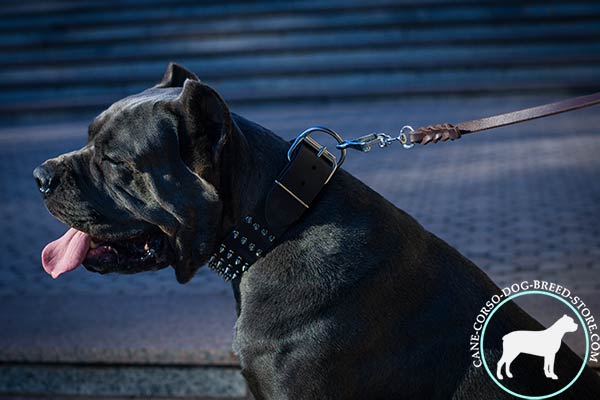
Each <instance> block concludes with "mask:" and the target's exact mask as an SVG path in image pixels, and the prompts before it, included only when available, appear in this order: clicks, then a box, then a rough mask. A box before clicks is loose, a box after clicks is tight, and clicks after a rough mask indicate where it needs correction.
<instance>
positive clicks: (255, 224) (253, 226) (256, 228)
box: [252, 222, 260, 231]
mask: <svg viewBox="0 0 600 400" xmlns="http://www.w3.org/2000/svg"><path fill="white" fill-rule="evenodd" d="M252 228H254V230H255V231H257V230H259V229H260V225H259V224H257V223H256V222H255V223H253V224H252Z"/></svg>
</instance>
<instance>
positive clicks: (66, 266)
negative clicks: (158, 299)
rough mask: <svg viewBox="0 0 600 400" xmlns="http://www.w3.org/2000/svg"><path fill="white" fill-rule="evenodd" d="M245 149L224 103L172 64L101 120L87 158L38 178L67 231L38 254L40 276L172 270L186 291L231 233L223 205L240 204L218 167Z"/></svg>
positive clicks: (47, 165)
mask: <svg viewBox="0 0 600 400" xmlns="http://www.w3.org/2000/svg"><path fill="white" fill-rule="evenodd" d="M236 135H237V136H239V137H237V138H236V137H235V136H236ZM241 140H243V137H242V136H241V133H239V131H238V130H237V128H236V126H235V123H233V120H232V117H231V115H230V112H229V110H228V107H227V105H226V104H225V102H224V101H223V100H222V99H221V97H220V96H219V95H218V94H217V93H216V92H215V91H214V90H213V89H211V88H210V87H208V86H207V85H205V84H203V83H201V82H200V81H199V80H198V78H197V77H196V75H194V74H193V73H192V72H190V71H188V70H186V69H184V68H183V67H180V66H178V65H176V64H170V65H169V67H168V68H167V71H166V73H165V75H164V77H163V79H162V81H161V82H160V83H159V84H157V85H156V86H154V87H152V88H150V89H148V90H145V91H143V92H141V93H139V94H136V95H133V96H130V97H127V98H125V99H122V100H120V101H118V102H116V103H114V104H113V105H112V106H110V107H109V108H108V109H107V110H105V111H104V112H102V113H101V114H100V115H99V116H98V117H97V118H96V119H95V120H94V121H93V122H92V123H91V125H90V126H89V132H88V141H87V144H86V145H85V146H84V147H83V148H81V149H79V150H76V151H73V152H70V153H66V154H63V155H61V156H59V157H56V158H53V159H50V160H47V161H46V162H44V163H43V164H42V165H40V166H39V167H37V168H36V169H35V170H34V177H35V180H36V182H37V185H38V188H39V190H40V192H41V193H42V196H43V199H44V202H45V204H46V207H47V208H48V210H49V211H50V213H52V214H53V215H54V216H55V217H57V218H58V219H59V220H61V221H62V222H64V223H65V224H67V225H68V226H69V227H71V229H69V231H68V232H67V233H66V234H65V235H64V236H63V237H62V238H60V239H58V240H56V241H54V242H52V243H50V244H49V245H48V246H46V248H45V249H44V251H43V252H42V264H43V265H44V268H45V269H46V271H47V272H48V273H50V274H51V275H52V276H53V277H55V278H56V277H57V276H58V275H60V274H62V273H64V272H67V271H70V270H72V269H74V268H76V267H77V266H78V265H80V264H83V265H84V266H85V267H86V268H87V269H89V270H92V271H95V272H100V273H107V272H122V273H133V272H139V271H145V270H155V269H159V268H163V267H166V266H168V265H173V267H174V268H175V271H176V276H177V279H178V281H179V282H181V283H184V282H187V281H188V280H189V279H191V277H192V276H193V274H194V272H195V271H196V269H198V268H199V267H200V266H201V265H203V264H204V263H205V262H206V261H207V259H208V258H209V255H210V253H211V251H212V249H213V247H214V246H215V244H216V240H217V237H218V235H219V234H220V233H221V232H222V229H226V228H223V224H224V218H225V219H226V218H228V217H227V212H228V210H230V209H232V207H230V205H229V204H226V203H224V201H223V198H227V201H228V202H234V201H235V199H236V196H235V193H232V185H233V184H232V182H231V179H232V177H231V176H230V174H229V173H228V172H227V171H225V172H224V171H223V168H221V167H222V165H223V159H224V158H227V157H230V158H231V157H233V156H232V155H228V151H231V150H228V147H231V146H227V144H228V143H230V142H232V141H241ZM224 193H226V194H227V196H223V194H224Z"/></svg>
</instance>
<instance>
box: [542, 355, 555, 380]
mask: <svg viewBox="0 0 600 400" xmlns="http://www.w3.org/2000/svg"><path fill="white" fill-rule="evenodd" d="M555 357H556V353H553V354H550V355H548V356H546V357H544V364H546V366H547V367H546V368H547V371H548V373H547V374H546V377H547V378H551V379H554V380H556V379H558V376H556V374H555V373H554V358H555Z"/></svg>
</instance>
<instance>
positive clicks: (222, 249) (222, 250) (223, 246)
mask: <svg viewBox="0 0 600 400" xmlns="http://www.w3.org/2000/svg"><path fill="white" fill-rule="evenodd" d="M224 251H225V245H223V244H222V245H221V247H219V253H222V252H224Z"/></svg>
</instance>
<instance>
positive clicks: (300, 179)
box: [208, 127, 346, 281]
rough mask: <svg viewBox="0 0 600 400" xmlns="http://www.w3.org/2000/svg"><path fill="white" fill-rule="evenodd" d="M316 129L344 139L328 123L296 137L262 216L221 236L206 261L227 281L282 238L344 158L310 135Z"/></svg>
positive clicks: (250, 216)
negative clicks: (328, 149)
mask: <svg viewBox="0 0 600 400" xmlns="http://www.w3.org/2000/svg"><path fill="white" fill-rule="evenodd" d="M317 131H320V132H325V133H327V134H329V135H331V136H333V137H334V138H335V139H336V140H337V141H338V143H341V142H342V138H341V137H340V136H339V135H338V134H337V133H336V132H334V131H332V130H331V129H328V128H324V127H313V128H310V129H307V130H306V131H304V132H302V133H301V134H300V135H299V136H298V137H297V138H296V139H295V140H294V142H293V143H292V145H291V146H290V149H289V150H288V154H287V156H288V163H287V164H286V166H285V167H284V168H283V170H282V171H281V172H280V173H279V175H278V176H277V178H276V179H275V181H274V182H273V185H272V186H271V189H270V191H269V193H268V194H267V197H266V201H265V210H264V217H263V218H262V219H261V216H259V215H247V216H245V217H244V218H243V220H242V221H241V222H240V223H239V224H238V225H237V226H236V227H235V228H234V229H233V230H232V231H231V232H230V233H229V234H228V235H227V236H226V237H225V239H223V241H222V242H221V243H220V244H219V246H218V247H217V250H216V252H215V253H214V254H213V255H212V256H211V258H210V260H209V262H208V266H209V267H210V268H211V269H212V270H214V271H215V272H217V273H218V274H219V275H222V276H223V278H224V279H225V280H226V281H230V280H232V279H236V278H238V277H240V276H241V275H242V274H243V273H244V272H246V271H247V270H248V269H249V268H250V267H251V266H252V265H253V264H254V263H256V262H257V261H258V260H259V259H260V258H262V257H264V256H265V255H266V254H267V253H268V252H269V251H271V250H272V249H273V248H274V247H275V246H276V245H277V244H278V238H280V237H281V235H283V233H285V231H286V230H287V229H288V228H289V227H290V226H291V225H293V224H294V223H295V222H296V221H297V220H298V219H299V218H300V217H301V216H302V214H304V212H305V211H306V210H307V209H308V208H309V207H310V206H311V204H312V203H313V201H314V200H315V198H316V197H317V195H318V194H319V192H320V191H321V189H323V187H324V186H325V185H326V184H327V182H329V180H330V179H331V177H332V176H333V174H334V173H335V171H336V170H337V168H339V166H340V165H341V164H342V163H343V162H344V159H345V156H346V153H345V150H342V155H341V157H340V160H339V161H337V160H336V158H335V156H333V155H332V154H331V153H330V152H329V151H327V149H326V148H325V147H324V146H322V145H320V144H319V143H318V142H317V141H316V140H314V139H313V138H312V137H310V134H311V133H313V132H317Z"/></svg>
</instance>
